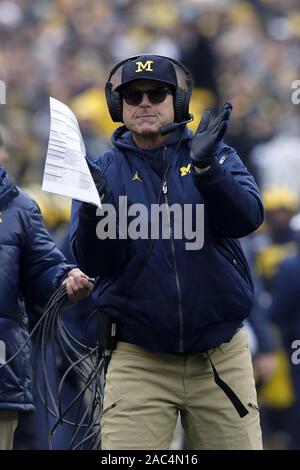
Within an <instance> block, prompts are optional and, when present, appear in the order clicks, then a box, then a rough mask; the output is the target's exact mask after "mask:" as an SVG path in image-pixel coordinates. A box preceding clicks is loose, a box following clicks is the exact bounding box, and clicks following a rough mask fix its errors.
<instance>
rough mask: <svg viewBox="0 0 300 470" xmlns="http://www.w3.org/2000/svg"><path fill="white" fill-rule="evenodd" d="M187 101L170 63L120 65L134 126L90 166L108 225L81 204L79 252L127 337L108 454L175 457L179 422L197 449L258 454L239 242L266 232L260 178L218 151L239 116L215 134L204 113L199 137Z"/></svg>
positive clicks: (224, 149) (128, 119) (108, 400)
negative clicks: (161, 452) (151, 452)
mask: <svg viewBox="0 0 300 470" xmlns="http://www.w3.org/2000/svg"><path fill="white" fill-rule="evenodd" d="M121 66H122V74H121V83H119V84H118V85H117V86H116V87H115V88H114V89H112V83H111V82H110V79H111V78H112V76H113V75H114V74H115V72H116V71H117V69H118V68H120V67H121ZM176 67H177V68H178V67H179V68H180V69H181V70H180V71H181V75H182V72H184V74H185V75H186V88H187V90H185V89H184V88H183V87H182V86H180V84H179V83H178V80H179V73H176ZM115 75H117V74H115ZM177 77H178V78H177ZM113 78H114V77H113ZM190 94H191V81H190V77H189V73H188V71H187V70H186V69H185V67H184V66H183V65H182V64H181V65H180V64H179V63H178V62H177V61H175V60H173V59H169V58H165V57H160V56H155V55H153V56H148V55H147V56H140V57H134V58H131V59H128V60H126V61H123V62H122V63H120V64H119V65H118V66H116V67H115V68H114V69H113V71H112V72H111V74H110V77H109V80H108V83H107V84H106V96H107V100H108V106H109V109H110V113H111V116H112V118H113V119H114V120H120V121H123V122H124V124H125V126H123V127H121V128H118V129H117V130H116V131H115V133H114V135H113V145H114V148H113V149H112V150H110V151H108V152H106V153H105V154H104V155H102V156H101V157H100V158H99V159H98V161H97V162H96V164H93V163H89V164H90V167H91V171H92V175H93V177H94V180H95V183H96V186H97V189H98V191H99V194H100V195H101V197H102V203H103V212H102V213H101V217H99V216H97V214H96V211H95V208H94V207H93V206H91V205H89V204H87V203H83V204H80V203H78V202H74V207H73V221H72V235H71V238H72V246H73V250H74V253H75V256H76V258H77V261H78V263H79V266H81V269H84V270H85V271H86V272H87V273H89V275H93V276H98V280H97V285H96V288H95V290H94V298H95V300H96V302H97V304H98V308H99V310H101V311H102V312H103V313H104V314H107V315H109V316H110V317H111V318H112V319H113V320H114V321H115V322H116V323H117V330H118V332H117V339H118V341H117V346H116V349H115V350H114V352H113V353H112V358H111V361H110V364H109V367H108V372H107V380H106V386H105V391H104V410H103V417H102V445H103V449H122V450H124V449H167V448H168V447H169V445H170V442H171V439H172V435H173V431H174V428H175V424H176V420H177V415H178V413H180V415H181V421H182V425H183V427H184V430H185V433H186V439H187V445H188V448H189V449H260V448H261V447H262V443H261V432H260V425H259V415H258V409H257V404H256V392H255V386H254V380H253V372H252V364H251V358H250V355H249V351H248V346H247V341H246V335H245V333H244V331H243V328H242V322H243V319H244V318H245V317H246V316H247V315H248V313H249V311H250V308H251V305H252V297H253V295H252V294H253V293H252V282H251V278H250V274H249V270H248V267H247V264H246V262H245V259H244V256H243V253H242V251H241V249H240V245H239V243H238V241H237V240H236V239H237V238H239V237H242V236H245V235H247V234H248V233H250V232H252V231H253V230H255V229H256V228H257V227H258V226H259V225H260V224H261V223H262V220H263V207H262V203H261V199H260V195H259V192H258V189H257V186H256V184H255V182H254V180H253V178H252V176H251V175H250V174H249V173H248V171H247V169H246V168H245V167H244V165H243V164H242V162H241V161H240V159H239V157H238V156H237V154H236V152H235V151H234V150H233V149H232V148H229V147H228V146H226V145H225V144H224V143H223V142H222V139H223V136H224V135H225V132H226V129H227V126H228V121H229V116H230V112H231V109H232V106H231V105H230V104H229V103H226V104H225V105H224V106H223V108H222V110H221V112H220V114H219V116H218V117H217V119H216V120H215V121H214V122H213V123H212V124H211V125H210V124H209V120H210V113H209V112H206V113H205V114H204V116H203V118H202V120H201V123H200V126H199V128H198V130H197V133H196V134H195V136H192V134H191V132H190V131H189V130H188V129H187V128H186V126H185V123H186V122H187V121H188V120H190V115H189V113H188V102H189V98H190ZM166 132H167V135H165V134H166ZM162 134H163V135H162ZM122 196H123V198H122ZM124 196H126V198H127V199H126V198H125V199H124ZM126 203H127V205H128V210H127V209H126V210H125V211H124V206H126ZM162 203H163V207H162V208H161V212H160V213H159V214H158V216H157V217H156V216H155V215H154V216H153V217H152V213H153V214H155V208H156V206H157V205H160V204H162ZM175 204H177V206H175ZM203 205H204V224H203V223H202V219H201V221H200V222H201V223H200V224H199V214H200V216H201V209H203ZM111 207H113V208H115V209H116V210H115V214H114V212H113V211H111ZM175 208H176V210H177V209H180V210H182V214H181V215H182V216H183V218H181V219H180V217H179V216H180V210H177V215H176V214H175ZM104 209H105V211H107V212H108V213H109V212H110V214H109V215H108V216H106V215H105V211H104ZM152 209H153V212H151V210H152ZM190 210H191V212H189V211H190ZM137 212H140V216H139V217H138V222H137V220H135V219H134V218H133V216H134V215H136V213H137ZM149 214H151V215H150V218H148V219H147V215H148V216H149ZM186 214H188V216H187V217H185V216H186ZM161 219H163V220H162V223H161V227H160V228H158V232H157V231H156V227H157V225H159V223H160V222H161ZM112 221H115V224H114V223H111V222H112ZM184 223H186V224H187V225H186V226H184V227H183V228H184V230H183V233H184V235H182V236H181V237H180V236H178V234H179V233H180V230H179V229H180V228H182V226H183V225H184ZM189 224H190V225H191V224H192V228H193V229H194V228H195V225H196V230H194V237H195V242H194V245H193V243H191V244H190V245H189V244H188V243H187V240H191V237H190V232H189V230H188V228H190V229H191V227H189ZM170 226H171V228H170ZM113 228H115V232H114V230H113ZM166 228H170V230H169V236H166V234H167V231H165V229H166ZM152 229H155V230H153V234H154V235H153V236H152V238H151V237H150V236H149V233H150V232H151V230H152ZM105 231H106V233H105ZM138 231H140V236H138ZM164 231H165V232H164ZM201 231H204V243H201V237H200V238H199V234H200V232H201ZM157 233H159V236H157ZM151 234H152V232H151ZM197 237H198V240H197ZM217 384H218V385H217ZM224 392H225V393H224Z"/></svg>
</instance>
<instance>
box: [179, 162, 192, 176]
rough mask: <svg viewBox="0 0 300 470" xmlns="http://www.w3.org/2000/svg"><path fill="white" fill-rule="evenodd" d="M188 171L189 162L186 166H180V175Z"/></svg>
mask: <svg viewBox="0 0 300 470" xmlns="http://www.w3.org/2000/svg"><path fill="white" fill-rule="evenodd" d="M190 172H191V164H190V163H189V164H188V166H181V167H180V176H186V175H187V174H188V173H190Z"/></svg>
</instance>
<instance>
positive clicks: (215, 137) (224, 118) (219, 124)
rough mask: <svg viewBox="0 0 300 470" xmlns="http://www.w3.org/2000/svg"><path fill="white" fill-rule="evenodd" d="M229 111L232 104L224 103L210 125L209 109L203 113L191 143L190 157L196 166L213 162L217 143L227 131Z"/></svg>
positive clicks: (199, 166)
mask: <svg viewBox="0 0 300 470" xmlns="http://www.w3.org/2000/svg"><path fill="white" fill-rule="evenodd" d="M231 111H232V104H231V103H229V102H226V103H224V104H223V106H222V108H221V110H220V112H219V114H218V116H217V117H216V119H215V120H214V121H213V123H212V124H211V125H209V122H210V119H211V113H210V111H206V112H205V113H204V114H203V116H202V118H201V121H200V124H199V127H198V129H197V131H196V134H195V135H194V137H193V140H192V145H191V159H192V161H193V164H194V165H195V166H197V167H198V168H205V167H207V166H209V165H211V164H212V163H213V160H214V157H215V154H216V152H217V149H218V144H219V142H220V141H221V140H222V139H223V137H224V135H225V133H226V131H227V127H228V124H229V117H230V113H231Z"/></svg>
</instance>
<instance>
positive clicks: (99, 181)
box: [86, 159, 106, 199]
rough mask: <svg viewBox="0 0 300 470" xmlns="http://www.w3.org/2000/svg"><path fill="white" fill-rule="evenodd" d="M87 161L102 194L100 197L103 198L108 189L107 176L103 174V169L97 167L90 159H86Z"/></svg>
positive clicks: (99, 192)
mask: <svg viewBox="0 0 300 470" xmlns="http://www.w3.org/2000/svg"><path fill="white" fill-rule="evenodd" d="M86 162H87V164H88V167H89V170H90V172H91V175H92V178H93V180H94V183H95V185H96V188H97V191H98V194H99V196H100V199H101V198H103V196H104V195H105V192H106V189H105V178H104V176H103V175H102V173H101V171H100V170H99V169H98V168H96V167H95V165H93V164H92V163H91V162H90V161H89V160H88V159H86Z"/></svg>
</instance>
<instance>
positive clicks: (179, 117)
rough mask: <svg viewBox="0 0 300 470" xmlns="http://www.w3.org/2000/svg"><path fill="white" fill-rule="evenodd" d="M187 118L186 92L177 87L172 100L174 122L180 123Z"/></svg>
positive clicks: (187, 102) (187, 103)
mask: <svg viewBox="0 0 300 470" xmlns="http://www.w3.org/2000/svg"><path fill="white" fill-rule="evenodd" d="M188 116H189V100H188V97H187V93H186V91H185V90H184V89H183V88H181V87H177V89H176V92H175V98H174V121H175V122H181V121H183V120H184V119H188Z"/></svg>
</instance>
